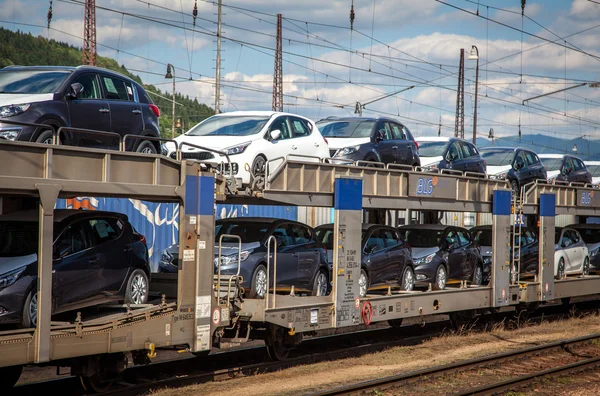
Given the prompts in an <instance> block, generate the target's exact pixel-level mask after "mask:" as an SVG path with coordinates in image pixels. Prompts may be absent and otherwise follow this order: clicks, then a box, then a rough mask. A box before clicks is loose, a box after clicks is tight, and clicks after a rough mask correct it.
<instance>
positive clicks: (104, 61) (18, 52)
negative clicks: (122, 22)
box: [0, 28, 214, 137]
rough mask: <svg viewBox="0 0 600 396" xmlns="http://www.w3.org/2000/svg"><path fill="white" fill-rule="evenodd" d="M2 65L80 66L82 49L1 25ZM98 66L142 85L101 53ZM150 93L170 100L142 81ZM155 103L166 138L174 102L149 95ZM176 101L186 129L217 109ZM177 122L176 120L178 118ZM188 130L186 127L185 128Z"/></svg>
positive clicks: (192, 101) (186, 99)
mask: <svg viewBox="0 0 600 396" xmlns="http://www.w3.org/2000/svg"><path fill="white" fill-rule="evenodd" d="M0 43H2V45H0V68H2V67H5V66H10V65H22V66H79V65H81V50H80V49H79V48H76V47H74V46H72V45H69V44H66V43H61V42H59V41H56V40H47V39H45V38H44V37H41V36H37V37H36V36H33V35H32V34H30V33H23V32H20V31H17V32H13V31H11V30H8V29H4V28H0ZM96 65H97V66H99V67H104V68H106V69H110V70H114V71H116V72H119V73H122V74H124V75H127V76H129V77H131V78H132V79H134V80H136V81H137V82H139V83H140V84H143V82H142V80H141V78H140V77H139V76H137V75H134V74H133V73H130V72H129V71H128V70H127V69H126V68H125V66H123V65H120V66H119V64H118V62H117V61H116V60H114V59H112V58H105V57H102V56H98V57H97V60H96ZM143 85H144V88H146V90H147V91H148V92H153V93H155V94H159V95H161V96H164V97H166V98H169V99H171V98H172V97H173V96H172V93H169V92H163V91H161V90H159V89H157V88H156V87H154V86H152V85H147V84H143ZM150 97H151V98H152V100H153V101H154V103H155V104H156V105H157V106H158V108H159V109H160V112H161V113H160V119H159V120H160V132H161V135H162V136H164V137H171V119H172V117H171V114H172V106H173V103H172V102H171V101H169V100H165V99H163V98H161V97H159V96H156V95H152V94H150ZM175 101H176V102H177V103H181V104H182V105H183V106H176V109H175V118H176V119H180V120H181V123H182V126H184V127H185V129H186V130H187V129H189V128H191V127H192V126H193V125H195V124H197V123H198V122H200V121H202V120H203V119H205V118H207V117H209V116H210V115H213V114H214V110H213V109H212V108H211V107H209V106H207V105H205V104H203V103H199V102H198V101H197V100H196V99H195V98H194V99H191V98H190V97H189V96H183V95H179V94H176V95H175ZM176 121H177V120H176ZM183 132H185V130H184V131H183Z"/></svg>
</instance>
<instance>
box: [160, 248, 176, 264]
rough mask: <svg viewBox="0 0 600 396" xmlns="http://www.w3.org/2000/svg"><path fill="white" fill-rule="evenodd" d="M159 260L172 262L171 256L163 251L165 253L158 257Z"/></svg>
mask: <svg viewBox="0 0 600 396" xmlns="http://www.w3.org/2000/svg"><path fill="white" fill-rule="evenodd" d="M160 259H161V260H162V261H168V262H171V260H173V255H172V254H171V253H169V252H167V251H166V250H165V251H163V252H162V254H161V256H160Z"/></svg>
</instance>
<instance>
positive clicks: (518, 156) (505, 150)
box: [479, 147, 547, 192]
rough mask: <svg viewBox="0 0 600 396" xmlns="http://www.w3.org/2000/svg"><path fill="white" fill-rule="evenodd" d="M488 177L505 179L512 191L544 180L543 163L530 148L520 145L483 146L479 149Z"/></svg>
mask: <svg viewBox="0 0 600 396" xmlns="http://www.w3.org/2000/svg"><path fill="white" fill-rule="evenodd" d="M479 152H480V153H481V156H482V157H483V159H484V160H485V162H486V165H487V174H488V176H489V177H490V178H495V179H503V180H507V181H508V183H509V184H510V186H511V188H512V189H513V191H517V192H518V191H520V189H521V187H523V186H524V185H526V184H529V183H532V182H535V181H536V180H541V181H546V178H547V173H546V168H545V167H544V164H543V163H542V161H541V160H540V158H539V157H538V156H537V154H536V153H534V152H533V151H531V150H527V149H524V148H521V147H517V148H513V147H484V148H481V149H480V150H479Z"/></svg>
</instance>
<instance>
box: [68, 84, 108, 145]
mask: <svg viewBox="0 0 600 396" xmlns="http://www.w3.org/2000/svg"><path fill="white" fill-rule="evenodd" d="M74 83H79V84H81V85H82V87H83V91H82V92H81V94H80V95H79V96H78V97H77V98H71V97H69V96H66V98H67V100H66V103H67V108H68V110H69V118H70V124H69V126H71V127H73V128H79V129H91V130H95V131H110V111H109V107H108V102H107V101H106V99H104V97H103V93H102V89H101V87H100V82H99V81H98V75H97V74H96V73H83V74H80V75H78V76H77V77H75V78H74V79H73V81H71V84H74ZM67 90H70V86H69V87H68V88H67ZM67 93H68V91H67V92H66V93H65V94H67ZM65 136H70V137H71V138H70V141H71V142H72V143H73V144H75V145H78V146H82V147H100V146H102V143H103V142H104V140H103V139H104V138H103V137H102V136H100V135H98V134H93V133H82V132H76V131H71V132H69V131H67V133H66V134H65Z"/></svg>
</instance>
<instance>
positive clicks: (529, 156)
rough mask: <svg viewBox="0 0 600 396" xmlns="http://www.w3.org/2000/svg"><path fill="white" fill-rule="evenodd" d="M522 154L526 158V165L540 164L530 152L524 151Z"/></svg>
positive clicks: (536, 157)
mask: <svg viewBox="0 0 600 396" xmlns="http://www.w3.org/2000/svg"><path fill="white" fill-rule="evenodd" d="M524 153H525V157H527V165H534V164H537V163H538V162H540V159H539V158H538V156H537V155H535V153H532V152H531V151H525V152H524Z"/></svg>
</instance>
